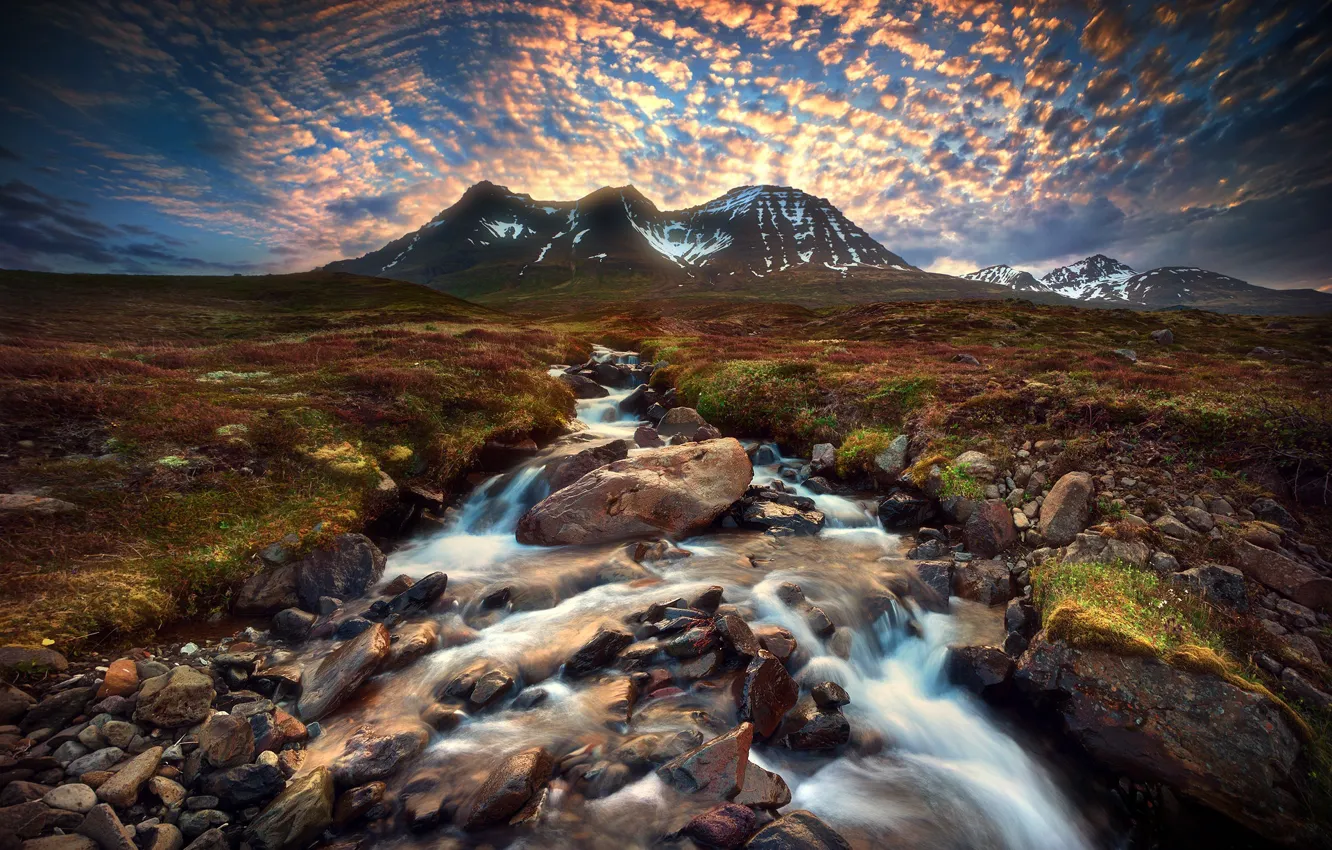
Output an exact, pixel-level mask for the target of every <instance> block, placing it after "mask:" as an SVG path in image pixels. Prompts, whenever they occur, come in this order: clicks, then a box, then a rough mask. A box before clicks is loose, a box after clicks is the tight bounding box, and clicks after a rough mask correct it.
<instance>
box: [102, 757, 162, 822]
mask: <svg viewBox="0 0 1332 850" xmlns="http://www.w3.org/2000/svg"><path fill="white" fill-rule="evenodd" d="M162 752H163V748H162V747H150V748H149V749H147V750H144V751H143V752H141V753H139V754H138V755H137V756H135V757H134V758H132V759H130V760H129V761H128V762H126V763H125V764H124V765H122V766H121V768H120V769H119V770H117V771H116V774H115V776H112V777H111V778H110V779H108V780H106V781H105V782H103V783H102V784H101V785H99V786H97V796H98V798H100V799H102V800H104V801H106V802H108V803H110V804H111V805H113V806H116V807H117V808H121V809H127V808H129V807H130V806H132V805H134V804H135V803H136V802H138V800H139V789H140V788H142V787H143V785H144V783H145V782H147V781H148V780H149V779H150V778H152V776H153V774H154V773H156V772H157V767H158V765H160V764H161V763H162Z"/></svg>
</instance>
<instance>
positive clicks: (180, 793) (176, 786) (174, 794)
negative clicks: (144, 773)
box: [148, 776, 189, 806]
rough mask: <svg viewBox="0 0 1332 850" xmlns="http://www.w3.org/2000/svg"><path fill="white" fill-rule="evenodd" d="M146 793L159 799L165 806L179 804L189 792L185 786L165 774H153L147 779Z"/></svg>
mask: <svg viewBox="0 0 1332 850" xmlns="http://www.w3.org/2000/svg"><path fill="white" fill-rule="evenodd" d="M148 793H149V794H152V795H153V796H154V797H156V798H157V799H159V800H161V801H162V802H163V803H165V804H166V805H167V806H179V805H180V804H181V803H183V802H184V801H185V797H186V796H188V795H189V792H188V791H186V790H185V786H183V785H181V784H180V783H179V782H176V781H175V780H174V779H168V778H167V777H165V776H154V777H153V778H152V779H149V780H148Z"/></svg>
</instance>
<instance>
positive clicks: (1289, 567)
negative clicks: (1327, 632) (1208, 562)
mask: <svg viewBox="0 0 1332 850" xmlns="http://www.w3.org/2000/svg"><path fill="white" fill-rule="evenodd" d="M1235 551H1236V554H1237V555H1238V558H1239V568H1240V569H1241V570H1243V571H1244V574H1245V575H1247V576H1248V577H1249V578H1251V579H1253V580H1254V581H1256V582H1258V583H1259V584H1261V585H1264V586H1265V587H1270V588H1271V589H1272V590H1275V591H1276V592H1277V593H1280V594H1281V595H1282V596H1284V597H1286V598H1287V599H1289V600H1291V601H1292V602H1298V603H1299V604H1301V605H1303V606H1305V607H1306V608H1313V609H1314V610H1316V611H1317V610H1323V611H1332V578H1328V577H1326V576H1323V575H1320V574H1319V573H1317V572H1314V570H1313V569H1312V568H1310V567H1306V566H1305V565H1304V564H1301V563H1299V562H1298V561H1295V560H1293V559H1291V558H1287V557H1286V556H1285V555H1282V554H1281V553H1279V552H1273V551H1271V550H1270V549H1264V548H1262V547H1261V546H1255V545H1253V544H1252V543H1249V542H1248V541H1246V540H1241V541H1237V542H1236V544H1235Z"/></svg>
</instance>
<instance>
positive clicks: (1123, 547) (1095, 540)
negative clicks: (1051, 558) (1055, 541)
mask: <svg viewBox="0 0 1332 850" xmlns="http://www.w3.org/2000/svg"><path fill="white" fill-rule="evenodd" d="M1151 554H1152V550H1151V549H1150V548H1148V546H1147V544H1146V543H1140V542H1138V541H1136V540H1119V539H1118V538H1115V537H1106V536H1104V535H1101V534H1091V533H1082V534H1078V535H1075V536H1074V538H1073V542H1072V543H1070V544H1069V545H1068V546H1065V547H1064V548H1062V549H1060V550H1059V557H1060V558H1061V559H1062V560H1063V561H1064V562H1065V563H1069V564H1096V563H1101V564H1113V563H1119V562H1122V563H1125V564H1132V565H1133V566H1135V567H1138V568H1139V569H1142V568H1145V567H1146V566H1147V564H1148V560H1149V559H1150V557H1151Z"/></svg>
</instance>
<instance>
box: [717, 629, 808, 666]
mask: <svg viewBox="0 0 1332 850" xmlns="http://www.w3.org/2000/svg"><path fill="white" fill-rule="evenodd" d="M753 631H754V637H756V638H758V642H759V646H760V647H762V648H763V649H766V650H767V651H768V652H771V653H772V654H773V656H775V657H776V658H777V660H778V661H786V660H787V659H788V658H790V657H791V656H792V655H794V654H795V651H796V648H797V643H796V638H795V635H793V634H791V632H790V630H789V629H785V628H783V627H782V626H773V625H761V626H755V627H754V630H753ZM719 633H720V630H719ZM754 654H755V655H757V654H758V653H757V652H756V653H754Z"/></svg>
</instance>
